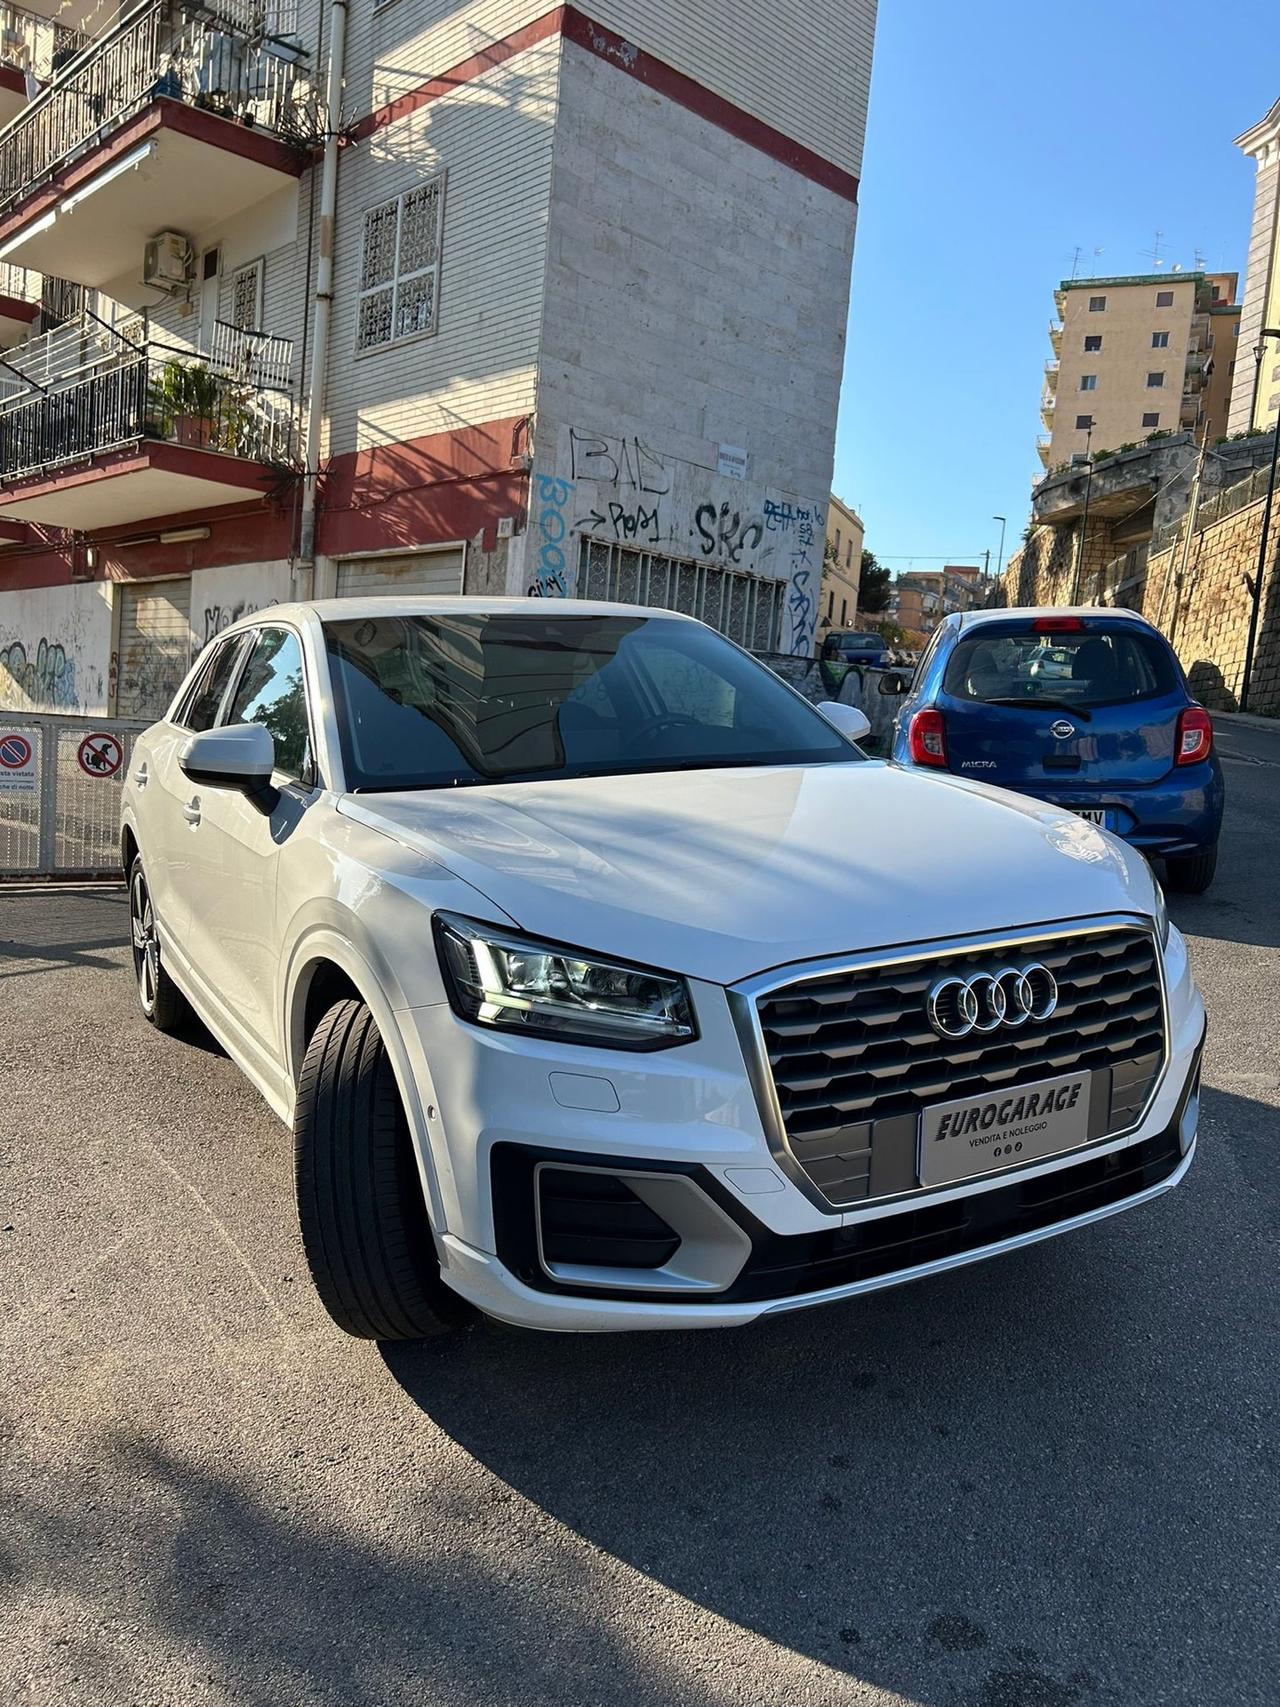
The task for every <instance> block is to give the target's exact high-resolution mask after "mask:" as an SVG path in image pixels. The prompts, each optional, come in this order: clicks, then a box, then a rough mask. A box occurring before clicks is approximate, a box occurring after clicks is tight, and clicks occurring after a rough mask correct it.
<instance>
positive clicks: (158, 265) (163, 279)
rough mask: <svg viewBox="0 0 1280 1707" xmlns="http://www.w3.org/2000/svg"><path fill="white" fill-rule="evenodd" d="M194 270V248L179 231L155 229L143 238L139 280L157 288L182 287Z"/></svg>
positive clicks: (187, 283) (178, 288) (171, 288)
mask: <svg viewBox="0 0 1280 1707" xmlns="http://www.w3.org/2000/svg"><path fill="white" fill-rule="evenodd" d="M194 273H195V251H194V250H193V249H192V247H191V245H190V243H188V242H187V240H186V238H185V237H184V236H183V235H182V233H181V232H180V231H157V233H156V234H155V236H154V237H149V238H148V239H147V247H146V253H145V256H144V259H143V263H142V282H143V283H144V284H148V285H154V286H155V287H156V289H157V290H169V291H173V290H182V289H183V288H184V287H185V286H186V285H189V284H190V283H191V280H192V278H193V276H194Z"/></svg>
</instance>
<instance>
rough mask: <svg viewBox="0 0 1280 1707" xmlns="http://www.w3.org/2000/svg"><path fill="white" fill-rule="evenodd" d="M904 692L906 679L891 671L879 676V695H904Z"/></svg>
mask: <svg viewBox="0 0 1280 1707" xmlns="http://www.w3.org/2000/svg"><path fill="white" fill-rule="evenodd" d="M906 691H907V683H906V678H905V677H904V676H900V675H897V674H896V673H895V672H894V671H892V670H890V671H889V672H888V673H887V674H885V675H883V676H881V678H880V692H881V693H891V694H904V693H906Z"/></svg>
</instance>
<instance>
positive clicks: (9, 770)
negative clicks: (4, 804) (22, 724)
mask: <svg viewBox="0 0 1280 1707" xmlns="http://www.w3.org/2000/svg"><path fill="white" fill-rule="evenodd" d="M35 786H36V744H35V735H34V732H33V733H32V734H30V735H28V734H26V733H24V732H23V731H22V730H20V729H0V794H31V793H33V792H34V790H35Z"/></svg>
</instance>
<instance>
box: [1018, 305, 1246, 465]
mask: <svg viewBox="0 0 1280 1707" xmlns="http://www.w3.org/2000/svg"><path fill="white" fill-rule="evenodd" d="M1236 282H1237V275H1236V274H1235V273H1203V272H1194V273H1177V272H1169V273H1147V274H1143V275H1140V276H1131V277H1127V278H1107V279H1064V280H1063V282H1062V283H1061V285H1059V287H1058V289H1057V291H1056V292H1055V297H1054V300H1055V303H1056V306H1057V318H1056V319H1055V320H1053V321H1052V322H1051V323H1050V326H1049V341H1050V345H1051V347H1052V350H1053V354H1052V356H1051V357H1050V358H1049V360H1048V361H1046V363H1045V369H1044V392H1043V395H1042V396H1041V399H1040V418H1041V421H1042V423H1043V425H1044V427H1045V433H1044V435H1043V437H1041V438H1040V440H1039V441H1038V443H1037V447H1036V448H1037V451H1038V452H1039V456H1040V461H1041V464H1042V466H1043V467H1045V468H1060V467H1062V466H1063V465H1064V464H1066V463H1069V462H1070V461H1071V459H1072V457H1073V456H1077V455H1082V454H1083V453H1084V452H1085V451H1086V449H1088V448H1092V449H1093V450H1116V449H1118V448H1119V447H1120V446H1121V445H1133V444H1139V443H1141V441H1142V440H1143V439H1145V438H1146V437H1147V436H1148V435H1149V434H1151V433H1156V432H1162V433H1163V432H1168V433H1177V432H1187V431H1196V432H1200V433H1205V432H1207V433H1209V434H1211V435H1215V436H1216V435H1219V434H1222V433H1225V432H1226V430H1227V418H1228V412H1229V404H1230V397H1231V387H1232V381H1233V376H1234V373H1235V364H1236V341H1237V338H1238V336H1239V331H1240V318H1241V311H1240V309H1239V307H1238V306H1237V305H1236V300H1235V297H1236Z"/></svg>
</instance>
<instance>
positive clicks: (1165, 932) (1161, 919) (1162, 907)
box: [1151, 877, 1169, 948]
mask: <svg viewBox="0 0 1280 1707" xmlns="http://www.w3.org/2000/svg"><path fill="white" fill-rule="evenodd" d="M1151 887H1152V888H1153V889H1154V890H1155V892H1156V905H1155V912H1154V914H1153V917H1154V918H1155V922H1156V934H1157V935H1158V936H1159V938H1160V946H1161V948H1168V946H1169V903H1168V902H1167V901H1166V900H1165V898H1164V890H1163V889H1162V888H1161V887H1160V884H1159V883H1158V882H1157V880H1156V879H1155V878H1154V877H1153V878H1152V879H1151Z"/></svg>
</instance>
